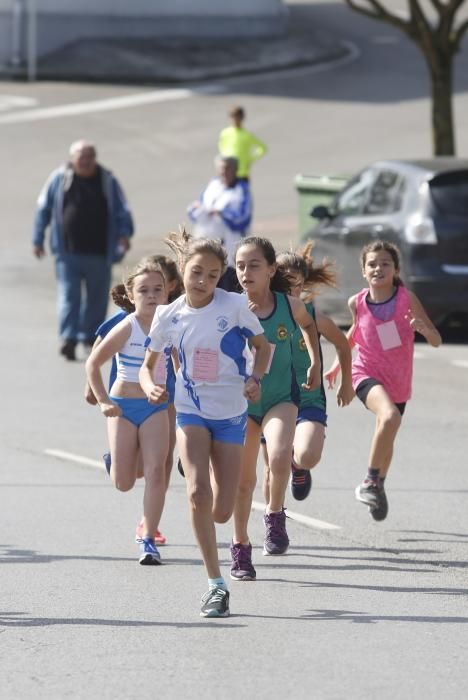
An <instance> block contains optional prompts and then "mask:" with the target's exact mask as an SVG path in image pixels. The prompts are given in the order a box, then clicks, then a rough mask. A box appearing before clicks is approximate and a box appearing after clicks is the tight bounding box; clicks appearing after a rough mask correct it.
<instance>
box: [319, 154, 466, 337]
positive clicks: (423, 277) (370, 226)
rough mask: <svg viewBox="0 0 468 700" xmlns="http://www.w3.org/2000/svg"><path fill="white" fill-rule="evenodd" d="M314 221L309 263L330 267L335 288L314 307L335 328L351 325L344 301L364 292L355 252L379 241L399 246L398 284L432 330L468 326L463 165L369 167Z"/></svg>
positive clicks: (449, 161)
mask: <svg viewBox="0 0 468 700" xmlns="http://www.w3.org/2000/svg"><path fill="white" fill-rule="evenodd" d="M311 216H313V217H315V218H316V219H318V224H317V226H316V227H315V228H314V229H313V230H312V231H311V232H310V233H309V235H308V238H312V239H314V241H315V243H316V246H315V248H314V257H315V259H316V260H320V259H321V258H322V257H327V258H329V259H330V260H332V261H335V263H336V268H337V275H338V285H339V290H328V289H327V290H324V291H323V293H322V294H321V295H320V296H319V298H318V301H317V303H318V305H319V308H320V309H321V310H322V311H323V312H324V313H329V314H330V315H332V316H333V317H334V318H335V319H336V320H337V321H338V322H339V323H340V324H342V325H346V324H349V322H350V316H349V311H348V309H347V299H348V297H349V296H351V295H352V294H354V293H356V292H357V291H359V289H361V288H362V287H363V286H364V280H363V278H362V274H361V270H360V263H359V252H360V250H361V248H362V247H363V246H364V245H365V244H367V243H369V242H371V241H372V240H374V239H377V238H382V239H386V240H390V241H392V242H394V243H396V244H397V245H398V247H399V248H400V251H401V256H402V271H401V277H402V279H403V281H404V283H405V285H406V286H407V287H408V288H409V289H411V290H412V291H413V292H414V293H415V294H416V295H417V296H418V297H419V299H420V300H421V302H422V304H423V305H424V307H425V308H426V311H427V313H428V314H429V316H430V317H431V319H432V320H433V321H434V323H436V324H438V325H440V324H442V323H443V322H444V321H454V322H457V323H467V322H468V160H460V159H456V158H434V159H432V160H411V161H410V160H408V161H402V160H401V161H400V160H388V161H379V162H376V163H373V164H372V165H370V166H369V167H367V168H365V169H364V170H362V171H361V172H360V173H358V174H357V175H356V176H355V177H353V178H352V179H351V180H350V181H349V182H348V183H347V185H346V186H345V187H344V189H343V190H341V192H339V193H338V194H337V195H336V197H335V199H334V200H333V202H332V204H331V205H330V206H329V207H328V208H327V207H325V206H316V207H315V208H314V209H313V210H312V212H311Z"/></svg>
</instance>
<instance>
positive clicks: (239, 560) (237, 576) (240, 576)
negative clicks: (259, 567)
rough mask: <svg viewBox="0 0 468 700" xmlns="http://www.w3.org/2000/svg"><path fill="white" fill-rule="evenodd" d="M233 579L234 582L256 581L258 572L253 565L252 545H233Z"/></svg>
mask: <svg viewBox="0 0 468 700" xmlns="http://www.w3.org/2000/svg"><path fill="white" fill-rule="evenodd" d="M231 558H232V564H231V578H232V579H233V580H234V581H255V579H256V578H257V572H256V571H255V569H254V567H253V564H252V545H251V544H250V543H249V544H241V543H240V542H239V543H238V544H234V543H232V544H231Z"/></svg>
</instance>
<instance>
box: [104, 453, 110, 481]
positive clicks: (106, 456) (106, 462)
mask: <svg viewBox="0 0 468 700" xmlns="http://www.w3.org/2000/svg"><path fill="white" fill-rule="evenodd" d="M102 458H103V460H104V466H105V468H106V472H107V473H108V474H109V476H110V470H111V456H110V452H106V453H105V454H103V455H102Z"/></svg>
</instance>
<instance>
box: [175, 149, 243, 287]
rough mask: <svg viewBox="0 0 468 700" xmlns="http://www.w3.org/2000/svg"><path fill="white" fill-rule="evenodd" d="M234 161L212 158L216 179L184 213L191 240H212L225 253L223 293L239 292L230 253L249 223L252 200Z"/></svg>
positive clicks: (220, 284)
mask: <svg viewBox="0 0 468 700" xmlns="http://www.w3.org/2000/svg"><path fill="white" fill-rule="evenodd" d="M237 166H238V161H237V158H234V157H231V156H222V155H218V156H217V157H216V158H215V167H216V172H217V177H215V178H213V179H212V180H211V181H210V182H209V183H208V185H207V186H206V188H205V190H204V191H203V192H202V194H201V196H200V199H198V200H196V201H195V202H192V204H190V206H189V207H188V209H187V213H188V215H189V217H190V219H191V221H193V224H194V226H193V231H192V233H193V236H194V237H195V238H216V239H218V240H220V241H221V243H222V244H223V246H224V247H225V249H226V251H227V254H228V269H227V270H226V272H225V273H224V275H223V277H222V278H221V280H220V282H219V285H218V286H220V287H223V289H226V290H227V291H239V287H238V284H237V278H236V274H235V270H234V254H235V250H236V246H237V244H238V242H239V241H240V240H241V238H244V237H245V236H246V235H247V233H248V231H249V227H250V222H251V220H252V198H251V195H250V188H249V183H248V182H247V181H245V180H240V179H239V178H238V177H237Z"/></svg>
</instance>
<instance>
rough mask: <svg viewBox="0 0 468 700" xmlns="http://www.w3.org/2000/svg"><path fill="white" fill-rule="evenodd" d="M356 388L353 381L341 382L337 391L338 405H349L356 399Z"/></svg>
mask: <svg viewBox="0 0 468 700" xmlns="http://www.w3.org/2000/svg"><path fill="white" fill-rule="evenodd" d="M354 395H355V394H354V389H353V386H352V384H351V382H343V381H342V382H341V383H340V386H339V387H338V390H337V392H336V401H337V403H338V406H340V407H341V408H342V407H343V406H348V405H349V404H350V403H351V401H352V400H353V399H354Z"/></svg>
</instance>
